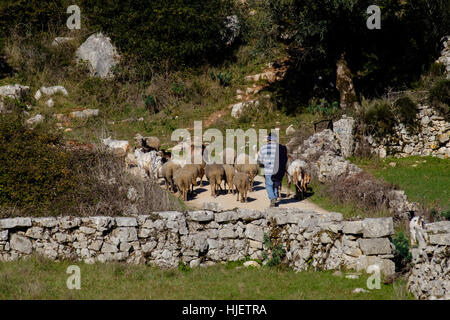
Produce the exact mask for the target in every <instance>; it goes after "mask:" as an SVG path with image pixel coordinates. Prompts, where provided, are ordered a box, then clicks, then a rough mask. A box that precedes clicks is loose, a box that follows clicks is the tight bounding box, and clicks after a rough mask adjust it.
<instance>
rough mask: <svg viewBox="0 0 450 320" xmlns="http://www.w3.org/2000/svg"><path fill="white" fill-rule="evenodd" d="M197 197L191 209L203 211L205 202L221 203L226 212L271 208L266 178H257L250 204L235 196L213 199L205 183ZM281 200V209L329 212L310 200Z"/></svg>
mask: <svg viewBox="0 0 450 320" xmlns="http://www.w3.org/2000/svg"><path fill="white" fill-rule="evenodd" d="M195 190H196V192H197V195H196V196H195V198H194V199H192V200H189V201H188V202H186V204H187V205H188V206H189V207H191V208H197V209H201V208H202V206H203V202H217V203H220V204H221V205H222V206H223V208H224V209H225V210H230V209H234V208H248V209H256V210H261V211H262V210H264V209H266V208H268V207H269V199H268V197H267V192H266V189H265V183H264V177H262V176H257V177H256V178H255V183H254V188H253V190H254V191H253V192H249V193H248V198H247V200H248V202H247V203H241V202H240V201H236V195H234V194H221V195H219V196H218V197H216V198H214V197H211V189H210V186H209V183H208V182H207V181H204V185H203V187H200V186H198V187H197V188H195ZM285 193H286V190H285V189H284V188H283V191H282V193H281V194H282V195H285ZM292 196H293V194H291V198H281V200H280V201H279V207H280V208H301V209H305V210H314V211H316V212H318V213H328V211H327V210H325V209H323V208H321V207H319V206H318V205H316V204H314V203H312V202H311V201H309V200H308V199H305V200H302V201H297V200H294V199H293V198H292Z"/></svg>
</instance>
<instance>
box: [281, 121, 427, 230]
mask: <svg viewBox="0 0 450 320" xmlns="http://www.w3.org/2000/svg"><path fill="white" fill-rule="evenodd" d="M352 120H353V119H351V118H347V117H344V118H343V119H341V120H339V121H336V122H335V123H334V124H333V129H334V132H333V131H332V130H330V129H325V130H323V131H320V132H318V133H315V134H313V135H312V136H310V137H309V138H308V139H306V140H305V141H303V143H302V144H300V145H298V144H297V141H296V138H295V137H293V138H292V139H291V141H290V142H289V143H288V144H287V147H288V149H289V152H290V153H291V154H292V155H293V157H294V158H297V159H301V160H303V161H305V162H306V163H307V166H308V170H309V172H310V173H311V174H312V176H313V177H315V178H316V179H317V180H318V181H319V182H322V183H326V182H334V183H339V181H340V182H342V181H343V180H342V179H345V178H346V179H351V178H352V177H354V178H355V180H358V175H359V174H361V173H362V170H361V169H360V168H359V167H358V166H356V165H355V164H353V163H351V162H350V161H348V160H346V159H345V158H344V157H343V153H344V150H346V152H348V153H349V152H350V150H352V149H353V147H352V145H353V142H352V138H351V137H349V136H350V135H351V132H352V130H353V129H352V126H353V121H352ZM340 128H345V130H344V129H343V130H342V131H340V130H339V129H340ZM366 178H367V177H366ZM339 179H341V180H339ZM359 179H361V178H359ZM374 182H376V181H374V180H368V181H367V183H368V184H374ZM374 190H375V189H373V188H372V189H370V188H367V191H366V192H361V193H360V195H359V196H360V197H362V198H364V197H368V196H369V194H368V192H373V191H374ZM370 196H371V197H377V199H378V200H377V203H382V204H384V205H385V206H386V208H387V209H388V210H390V211H391V212H392V215H393V217H394V218H395V219H396V220H403V221H407V220H409V217H410V216H412V215H414V213H415V212H418V211H419V206H418V204H417V203H415V202H409V201H408V200H407V197H406V195H405V193H404V191H401V190H394V189H390V188H386V189H384V188H379V189H377V194H376V195H375V194H370Z"/></svg>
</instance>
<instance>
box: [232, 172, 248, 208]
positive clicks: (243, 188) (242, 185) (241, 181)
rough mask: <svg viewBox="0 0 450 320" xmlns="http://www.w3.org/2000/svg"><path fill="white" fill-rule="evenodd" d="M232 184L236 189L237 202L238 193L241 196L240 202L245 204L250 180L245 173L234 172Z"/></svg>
mask: <svg viewBox="0 0 450 320" xmlns="http://www.w3.org/2000/svg"><path fill="white" fill-rule="evenodd" d="M233 184H234V186H235V188H236V193H237V198H236V201H239V193H240V194H241V202H247V192H248V190H249V184H250V179H249V177H248V175H247V174H246V173H243V172H236V173H235V175H234V177H233Z"/></svg>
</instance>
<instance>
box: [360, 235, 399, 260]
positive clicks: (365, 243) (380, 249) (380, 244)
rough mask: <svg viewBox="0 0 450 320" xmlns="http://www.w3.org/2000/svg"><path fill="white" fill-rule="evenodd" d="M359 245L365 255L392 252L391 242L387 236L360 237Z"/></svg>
mask: <svg viewBox="0 0 450 320" xmlns="http://www.w3.org/2000/svg"><path fill="white" fill-rule="evenodd" d="M358 243H359V247H360V248H361V251H362V253H363V254H365V255H368V256H370V255H378V254H391V252H392V249H391V242H390V241H389V240H388V239H387V238H375V239H358Z"/></svg>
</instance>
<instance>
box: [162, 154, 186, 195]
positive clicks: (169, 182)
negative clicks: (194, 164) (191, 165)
mask: <svg viewBox="0 0 450 320" xmlns="http://www.w3.org/2000/svg"><path fill="white" fill-rule="evenodd" d="M180 168H181V167H180V165H179V164H177V163H175V162H173V161H171V160H170V161H167V162H166V163H164V164H163V165H162V167H161V175H162V177H163V178H164V181H165V182H166V187H167V190H169V191H172V192H173V191H174V188H173V186H174V181H173V175H174V173H175V171H177V170H178V169H180Z"/></svg>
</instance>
